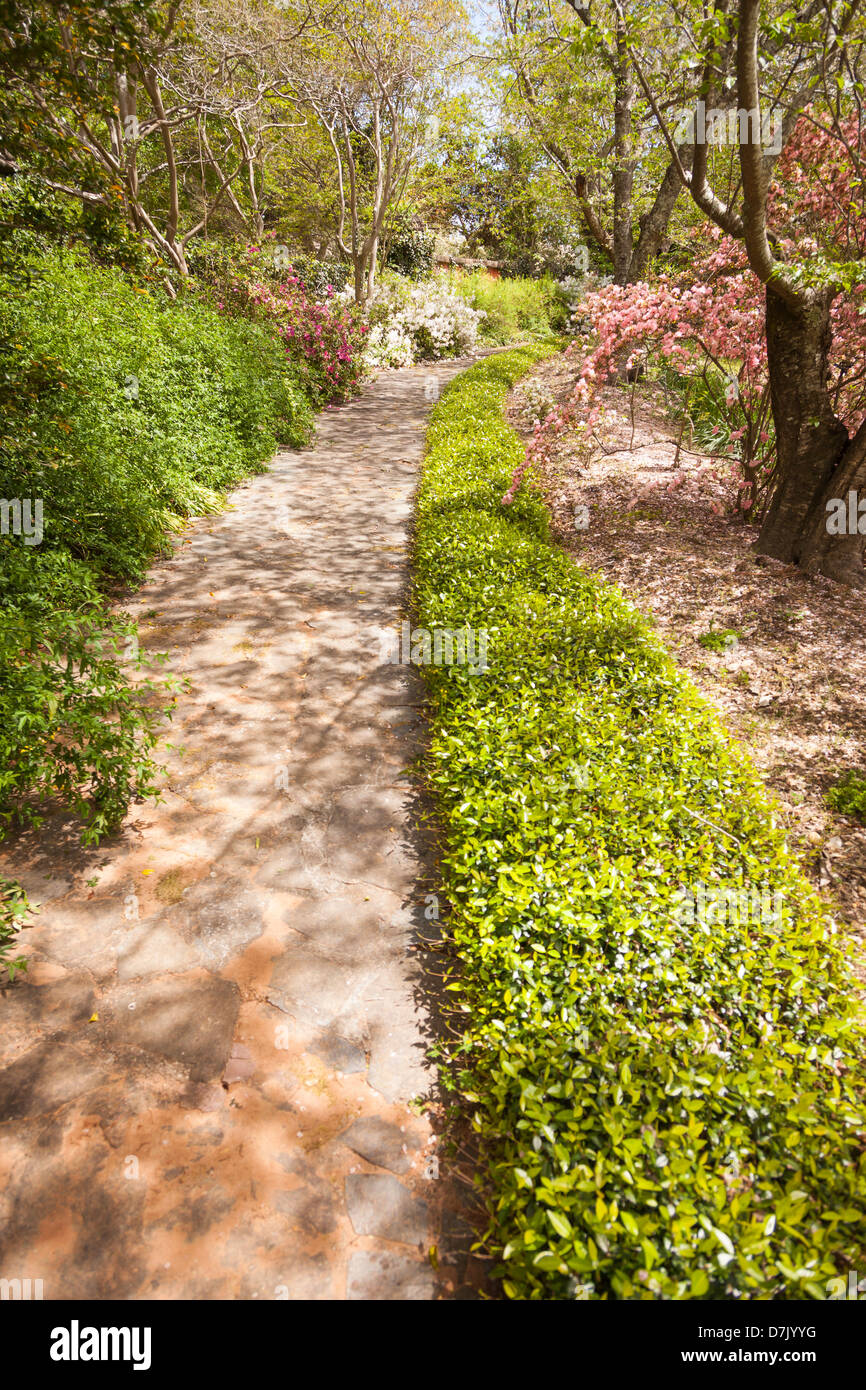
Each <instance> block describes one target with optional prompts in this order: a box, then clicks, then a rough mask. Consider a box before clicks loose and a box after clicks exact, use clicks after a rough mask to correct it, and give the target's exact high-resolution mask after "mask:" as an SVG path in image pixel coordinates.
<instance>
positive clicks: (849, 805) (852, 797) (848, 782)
mask: <svg viewBox="0 0 866 1390" xmlns="http://www.w3.org/2000/svg"><path fill="white" fill-rule="evenodd" d="M827 805H828V806H829V807H830V809H831V810H833V811H838V812H839V814H840V815H843V816H852V817H853V818H854V820H859V821H861V822H862V824H863V825H866V777H861V776H859V774H858V773H856V772H854V771H853V770H850V769H849V771H848V772H845V773H843V775H842V776H841V777H840V778H839V781H838V782H837V783H836V785H835V786H833V787H831V788H830V790H829V791H828V793H827Z"/></svg>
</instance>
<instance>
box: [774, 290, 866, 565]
mask: <svg viewBox="0 0 866 1390" xmlns="http://www.w3.org/2000/svg"><path fill="white" fill-rule="evenodd" d="M833 297H834V296H833V293H832V292H831V291H827V290H823V291H819V292H817V293H815V294H813V295H811V296H810V297H809V299H808V300H807V302H806V303H805V305H802V306H794V305H791V304H790V303H789V302H788V301H787V300H786V299H785V298H783V297H782V295H780V294H779V293H778V292H777V291H776V290H774V289H773V288H772V285H770V284H768V285H767V290H766V306H767V357H768V366H769V374H770V396H771V401H772V407H773V421H774V424H775V427H776V452H777V458H778V471H779V481H778V484H777V486H776V491H775V493H774V495H773V500H772V502H771V503H770V507H769V510H768V511H767V515H766V518H765V520H764V524H763V527H762V528H761V534H760V537H759V539H758V545H757V549H758V552H759V553H760V554H763V555H770V556H772V557H773V558H774V559H776V560H782V561H784V562H785V563H786V564H795V565H799V566H801V568H802V569H804V570H805V571H806V573H809V574H817V573H821V574H824V575H827V576H829V577H830V578H832V579H837V580H840V581H841V582H844V583H848V584H855V585H862V584H863V583H864V579H866V571H864V569H863V549H864V538H863V537H862V536H859V535H857V534H854V535H849V534H843V535H832V534H830V533H829V532H828V529H827V521H828V512H827V507H826V504H827V502H828V501H830V500H832V499H835V498H845V499H846V500H847V497H848V493H849V492H850V491H852V490H857V489H858V488H861V489H863V494H864V496H866V432H864V429H863V428H862V427H861V429H860V430H859V432H858V434H857V435H856V437H855V438H854V439H853V440H851V441H850V442H849V440H848V431H847V430H846V428H845V426H844V425H843V424H842V422H841V420H839V419H838V417H837V416H836V413H835V411H834V410H833V405H832V401H831V398H830V393H829V391H828V356H829V351H830V305H831V304H832V302H833Z"/></svg>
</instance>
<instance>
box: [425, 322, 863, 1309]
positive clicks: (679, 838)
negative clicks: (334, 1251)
mask: <svg viewBox="0 0 866 1390" xmlns="http://www.w3.org/2000/svg"><path fill="white" fill-rule="evenodd" d="M541 351H542V349H538V348H533V349H523V350H520V351H514V352H511V353H508V354H505V355H500V356H496V357H493V358H490V359H488V360H487V361H485V362H484V363H483V364H481V365H479V366H476V367H475V368H473V369H472V370H471V371H469V372H467V373H465V374H463V375H462V376H461V377H459V378H458V379H457V380H456V381H455V382H454V383H453V384H452V385H451V386H450V387H449V388H448V389H447V391H446V392H445V393H444V395H443V397H442V399H441V401H440V402H439V404H438V405H437V407H436V408H435V410H434V413H433V417H432V422H431V426H430V431H429V436H428V455H427V460H426V466H425V471H424V475H423V479H422V484H421V489H420V494H419V502H418V534H417V555H416V565H417V572H416V581H415V604H416V609H417V617H418V621H419V623H420V624H422V625H423V626H425V627H426V628H427V629H435V628H436V627H448V628H452V629H453V628H462V627H465V626H468V627H470V628H474V629H485V630H486V631H487V633H488V669H487V670H486V671H485V672H483V673H479V674H474V675H473V674H471V672H470V670H469V669H468V668H467V667H464V666H460V665H456V664H455V665H452V666H450V667H431V668H428V683H429V691H430V702H431V707H432V714H433V738H432V744H431V748H430V751H429V755H428V759H427V772H428V777H429V782H430V785H431V787H432V788H433V790H434V792H435V794H436V797H437V801H438V805H439V808H440V811H441V815H442V817H443V821H444V833H445V846H444V859H443V873H444V876H445V885H446V890H447V893H448V897H449V900H450V903H451V904H452V912H451V916H450V920H449V922H448V923H447V924H446V930H447V932H448V934H449V937H450V940H451V942H452V944H453V949H454V952H455V955H456V963H455V966H454V968H453V969H452V972H451V978H450V983H449V984H448V989H449V991H451V998H452V999H453V1001H454V1014H453V1021H454V1024H455V1026H456V1028H457V1029H458V1030H459V1034H460V1036H459V1040H458V1041H456V1042H454V1043H453V1044H452V1045H451V1046H450V1049H449V1051H450V1060H451V1062H452V1075H453V1076H454V1077H455V1084H456V1086H457V1089H458V1090H459V1093H460V1096H461V1097H462V1100H463V1102H464V1103H465V1105H466V1107H467V1109H468V1112H469V1114H470V1116H471V1120H472V1124H473V1126H474V1128H475V1129H476V1130H477V1132H478V1134H479V1136H480V1140H481V1145H482V1163H483V1167H482V1181H483V1186H484V1189H485V1191H486V1196H487V1201H488V1209H489V1213H490V1226H489V1231H488V1237H487V1238H488V1242H489V1246H490V1248H491V1249H492V1251H493V1253H494V1255H495V1256H496V1258H497V1261H498V1263H497V1266H496V1271H497V1273H498V1275H499V1276H500V1277H501V1279H502V1286H503V1289H504V1291H505V1293H506V1295H507V1296H508V1297H511V1298H520V1299H541V1298H560V1299H561V1298H570V1297H574V1296H576V1295H577V1294H580V1293H582V1294H583V1296H589V1297H592V1298H617V1299H634V1298H651V1297H657V1298H672V1299H693V1298H697V1299H701V1298H723V1299H724V1298H727V1299H736V1298H757V1299H771V1298H787V1299H801V1298H806V1299H808V1298H822V1297H824V1296H825V1286H826V1281H827V1280H828V1279H830V1278H831V1277H833V1276H834V1275H836V1274H837V1272H838V1269H839V1267H840V1266H842V1267H844V1266H845V1265H846V1263H847V1262H850V1263H851V1264H852V1265H853V1266H854V1267H855V1268H856V1267H862V1253H863V1252H862V1249H861V1246H862V1239H861V1237H862V1222H863V1216H864V1205H866V1204H864V1196H866V1158H864V1146H863V1122H862V1099H863V1097H862V1061H863V1056H864V1053H863V1045H862V1044H863V1038H862V1032H861V1030H860V1026H859V1024H858V1023H857V1021H856V1017H855V1014H854V1012H853V1010H852V1007H851V1005H850V1004H849V1002H848V1000H849V996H850V993H851V981H850V977H849V974H848V969H847V966H846V962H845V959H844V953H843V950H842V947H841V944H840V942H839V940H838V938H837V934H836V930H835V928H834V925H833V923H832V922H831V921H829V920H828V919H827V918H826V917H825V916H824V914H823V912H822V910H821V907H820V905H819V903H818V901H817V899H816V897H815V895H814V893H813V891H812V890H811V888H810V887H809V885H808V884H807V882H806V880H805V879H804V877H803V876H802V874H801V873H800V871H799V869H798V866H797V863H796V861H795V860H794V859H793V857H792V856H791V854H790V852H789V850H788V849H787V847H786V843H785V840H784V836H783V834H782V832H781V831H780V829H779V828H778V826H777V824H776V822H775V818H774V812H773V806H772V803H771V801H770V800H769V798H768V796H767V794H766V792H765V791H764V790H763V788H762V786H761V784H760V782H759V780H758V778H757V776H756V774H755V772H754V770H753V768H752V766H751V765H750V763H749V762H748V760H747V759H746V757H745V756H744V754H743V753H742V752H741V751H740V750H738V749H737V747H735V746H734V745H732V744H731V742H730V741H729V739H728V738H727V736H726V735H725V734H724V733H723V731H722V730H721V728H720V726H719V725H718V723H717V721H716V720H715V718H714V716H712V715H711V713H710V712H709V711H708V710H707V709H706V707H705V706H704V705H703V704H702V703H701V701H700V699H699V697H698V696H697V694H696V692H695V691H694V690H693V688H692V687H691V685H690V683H689V682H688V680H687V679H686V678H685V677H684V676H683V675H682V674H681V673H680V672H678V671H677V669H676V667H675V666H674V664H673V662H672V661H671V659H670V658H669V656H668V655H667V653H666V652H665V650H664V648H663V647H662V645H661V643H660V642H659V641H658V640H657V638H656V637H655V636H654V634H653V632H652V630H651V628H650V626H649V624H648V623H647V621H646V620H645V619H644V618H642V617H641V616H640V615H639V614H638V613H637V612H636V611H635V610H634V609H633V608H632V607H631V606H630V605H629V604H628V602H627V601H626V600H625V599H624V597H623V596H622V594H621V593H620V591H619V590H618V589H617V588H615V587H614V586H612V585H609V584H606V583H604V582H602V581H601V580H599V579H598V578H597V577H595V576H593V575H590V574H588V573H586V572H584V571H582V570H580V569H579V568H577V567H576V566H575V565H574V564H573V563H572V562H571V560H569V559H568V558H567V557H566V556H565V555H564V554H563V553H561V552H560V551H559V550H557V549H556V548H555V547H554V546H553V545H552V544H551V542H550V539H549V535H548V525H547V519H546V514H545V512H544V509H543V507H542V504H541V502H540V501H539V500H538V499H537V497H536V496H535V495H534V494H533V493H532V492H531V491H529V490H527V489H525V488H524V489H522V490H521V491H520V492H519V493H518V495H517V497H516V499H515V501H514V503H513V504H512V506H511V507H510V508H508V510H507V511H505V510H503V508H502V506H501V502H500V498H501V496H502V492H503V488H504V487H505V486H506V484H507V482H508V479H509V477H510V476H511V473H512V470H513V469H514V468H515V465H516V463H517V462H518V461H519V459H520V455H521V446H520V443H519V441H518V439H517V437H516V436H515V435H514V434H513V432H512V431H511V430H510V429H509V428H508V427H507V426H506V425H505V423H504V420H503V418H502V413H501V407H502V403H503V400H504V397H505V394H506V391H507V390H508V387H509V386H510V385H511V384H512V383H513V382H514V381H515V380H516V379H517V378H518V377H519V376H520V375H521V374H522V373H523V372H524V371H525V370H526V369H527V368H528V367H529V366H530V364H531V363H532V362H533V361H535V360H536V359H537V358H538V356H539V355H540V354H541ZM696 885H707V886H708V887H712V888H714V889H716V890H718V892H719V893H729V892H730V893H731V894H733V895H737V894H742V893H743V891H748V890H749V889H750V888H753V887H757V886H760V888H761V890H762V892H764V893H766V894H770V895H777V898H774V899H773V900H774V902H775V901H777V900H778V902H779V904H780V906H779V910H778V911H777V912H776V911H774V912H773V913H772V914H770V915H769V918H767V917H766V916H763V915H762V916H761V918H760V920H754V919H752V920H749V917H748V914H747V915H746V920H745V921H743V920H742V915H741V914H738V913H737V912H728V913H723V914H719V915H718V916H717V917H716V918H715V919H707V918H706V917H701V916H700V915H699V916H698V918H697V920H695V918H694V915H693V916H692V918H691V920H690V919H689V914H688V912H687V911H685V910H684V908H685V904H686V903H687V901H688V898H689V894H690V893H692V894H693V893H694V891H695V888H696ZM858 1257H859V1259H858Z"/></svg>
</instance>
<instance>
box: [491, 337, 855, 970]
mask: <svg viewBox="0 0 866 1390" xmlns="http://www.w3.org/2000/svg"><path fill="white" fill-rule="evenodd" d="M578 365H579V360H578V359H577V358H573V359H570V358H567V357H564V356H562V355H558V356H556V357H552V358H548V359H547V360H546V361H544V362H542V363H540V364H539V366H538V367H537V368H536V369H535V371H534V372H533V373H532V374H531V375H530V376H529V377H527V378H524V380H523V381H522V382H520V383H519V384H518V386H517V387H516V388H515V390H514V391H513V392H512V394H511V397H510V398H509V406H508V417H509V421H510V423H511V425H512V426H513V427H514V428H515V429H516V430H517V431H518V432H519V433H520V434H522V435H524V436H526V435H528V434H529V433H531V429H532V425H533V420H534V417H535V416H536V415H537V408H538V400H539V397H543V396H544V395H547V396H548V397H552V398H553V399H554V400H557V401H559V400H563V399H564V398H565V397H566V396H567V395H569V394H570V392H571V389H572V387H573V384H574V380H575V376H576V372H577V368H578ZM603 398H604V404H605V416H604V418H603V420H602V421H601V422H600V423H599V424H598V426H597V427H596V431H595V437H593V438H592V439H591V440H590V441H589V447H587V446H586V445H585V444H583V443H582V442H581V439H580V436H578V435H577V434H575V433H571V434H565V435H564V436H563V437H562V438H561V439H560V441H559V443H558V447H557V451H556V453H555V455H554V457H553V459H552V461H551V463H550V464H549V465H548V466H546V467H545V470H544V476H543V479H542V488H543V491H544V494H545V498H546V501H547V503H548V506H549V508H550V511H551V515H552V517H553V522H554V528H555V532H556V535H557V539H558V540H559V541H560V543H561V544H562V545H563V546H564V547H565V549H566V550H567V551H568V552H569V554H571V555H573V557H574V559H575V560H576V561H577V563H578V564H580V565H582V566H585V567H586V568H587V569H590V570H593V571H596V572H598V573H600V574H601V575H603V576H604V577H605V578H606V579H609V580H612V581H613V582H615V583H616V584H618V585H620V587H621V588H622V589H623V590H624V591H625V593H626V594H627V595H628V596H629V597H630V598H631V599H632V600H633V602H634V603H635V604H636V606H637V607H639V608H640V609H641V610H642V611H643V612H644V613H646V614H648V615H651V616H652V618H653V619H654V620H655V623H656V626H657V629H658V631H659V634H660V636H661V637H662V639H663V640H664V642H665V644H666V645H667V647H668V649H669V650H670V652H671V653H672V655H673V656H674V658H675V660H676V661H677V662H678V663H679V665H680V666H682V667H684V668H685V669H686V670H687V671H688V672H689V674H690V676H691V677H692V679H693V681H694V682H695V684H696V685H697V687H698V688H699V689H700V690H701V692H702V693H703V695H704V696H705V698H706V699H707V700H708V701H709V702H711V703H712V704H713V705H714V706H715V707H716V709H717V710H718V712H719V714H720V716H721V718H722V720H723V722H724V723H725V725H726V726H727V728H729V729H730V731H731V732H732V733H733V734H735V735H736V736H737V738H738V739H739V741H740V742H741V743H742V744H744V745H745V746H746V747H747V749H748V750H749V753H750V754H751V756H752V759H753V761H754V763H755V765H756V766H757V768H758V770H759V771H760V773H761V775H762V777H763V779H764V781H765V782H766V784H767V785H768V786H769V787H771V788H772V790H773V792H774V793H775V795H776V797H777V799H778V802H779V806H780V813H781V817H782V820H783V823H784V825H785V827H786V829H787V832H788V835H789V839H790V841H791V843H792V845H793V846H794V847H795V848H796V849H797V850H798V851H799V853H800V854H801V856H802V859H803V862H804V867H805V870H806V872H807V873H808V874H809V876H810V877H811V879H812V881H813V882H814V883H815V884H816V886H818V887H819V888H820V889H821V890H822V893H823V894H824V897H825V900H826V901H827V902H828V903H829V904H830V906H831V909H832V910H834V911H835V912H836V914H837V916H838V917H839V918H840V919H841V920H842V921H844V922H846V923H848V924H850V928H851V929H852V931H853V933H854V934H856V936H857V937H858V938H859V942H860V944H861V945H862V944H863V942H864V941H866V827H864V826H862V825H860V824H859V823H858V822H857V821H855V820H851V819H848V818H846V817H841V816H838V815H836V814H835V813H833V812H832V811H830V810H828V808H827V806H826V803H825V800H824V797H825V793H826V791H827V789H828V787H829V786H830V785H832V783H833V782H834V781H835V780H836V779H837V777H838V776H839V774H840V773H841V772H843V771H845V770H846V769H849V768H854V769H856V770H857V771H858V772H859V773H860V774H861V775H866V738H864V735H866V641H864V618H866V614H864V606H863V596H862V594H860V595H857V594H855V593H854V591H852V590H848V589H845V588H844V587H842V586H840V585H838V584H835V583H833V582H832V581H831V580H827V579H822V578H817V579H808V578H806V577H804V576H803V575H801V574H800V573H799V571H797V570H796V569H794V568H793V567H790V566H784V565H780V564H777V563H776V562H774V561H766V560H765V559H764V558H763V557H760V556H756V555H755V553H754V549H753V547H754V543H755V539H756V536H757V531H756V529H755V528H754V527H752V526H748V525H746V524H744V523H743V522H741V521H739V520H737V519H735V518H734V517H733V516H732V515H731V506H732V502H733V497H734V488H733V486H732V483H731V481H730V476H729V474H728V472H727V465H726V464H725V463H720V462H719V461H718V460H713V459H710V458H708V457H706V456H704V455H699V454H696V453H693V452H690V453H685V452H683V451H681V452H680V454H679V458H678V459H677V458H676V454H677V436H678V433H679V429H678V426H677V425H676V424H675V423H673V422H672V421H671V419H670V418H669V417H668V416H667V415H666V413H665V409H664V399H663V397H662V394H661V392H660V390H659V388H658V387H656V386H655V385H654V384H652V383H643V382H641V383H640V384H639V385H638V386H637V388H632V387H630V386H627V385H622V386H611V387H607V388H605V389H604V391H603ZM684 442H685V443H688V442H689V441H688V440H685V441H684ZM582 506H586V507H588V509H589V525H588V528H587V529H585V530H579V529H577V528H576V526H575V508H578V509H579V508H580V507H582ZM578 515H579V514H578ZM711 628H722V629H733V630H735V631H736V632H737V633H739V634H740V636H739V637H738V639H737V641H736V644H735V646H734V647H733V649H732V650H728V651H724V652H720V653H716V652H713V651H708V650H706V649H705V648H703V647H702V646H700V645H699V643H698V640H697V639H698V637H699V636H701V635H702V634H705V633H707V632H708V631H710V629H711ZM854 954H859V953H856V952H855V953H854ZM858 973H864V972H863V971H862V961H861V963H860V969H859V970H858Z"/></svg>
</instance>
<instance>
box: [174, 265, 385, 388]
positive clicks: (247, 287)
mask: <svg viewBox="0 0 866 1390" xmlns="http://www.w3.org/2000/svg"><path fill="white" fill-rule="evenodd" d="M269 239H270V238H269ZM270 240H272V239H270ZM276 249H277V248H275V247H274V246H273V244H271V245H270V246H268V245H267V243H266V245H265V247H261V246H247V247H246V248H244V250H243V251H242V252H240V253H238V252H235V253H234V254H232V255H226V253H225V252H223V251H222V250H220V251H219V252H217V253H216V254H213V255H211V257H210V258H209V260H207V261H204V259H203V261H202V266H201V268H200V267H199V266H196V270H197V271H198V273H200V274H202V275H203V277H204V278H205V279H206V281H207V284H208V286H209V293H210V296H211V297H212V298H213V299H214V300H215V302H216V304H217V307H218V308H220V309H222V310H223V312H228V313H237V314H243V315H244V316H245V317H248V318H252V319H254V320H256V321H258V322H268V323H269V324H270V325H271V326H272V327H273V329H274V330H275V332H276V333H277V334H278V335H279V337H280V338H281V339H282V341H283V343H284V344H285V348H286V352H287V354H288V356H289V358H290V360H291V361H292V363H293V364H294V365H295V367H296V369H297V371H298V374H299V376H300V378H301V381H302V384H303V386H304V388H305V389H306V391H307V394H308V395H309V397H310V399H311V400H312V401H313V403H314V404H315V405H320V406H321V405H327V404H330V403H332V402H339V401H346V400H348V399H349V398H350V397H351V396H353V395H354V394H355V393H356V392H357V390H358V386H359V383H360V380H361V378H362V376H363V375H364V370H365V367H364V350H365V347H366V340H367V332H368V329H367V326H366V325H365V324H364V323H363V322H362V320H361V318H360V315H359V313H358V311H357V310H356V308H355V306H354V305H350V304H347V303H345V302H342V301H339V300H338V299H337V298H336V294H335V290H334V287H333V286H332V285H328V286H326V288H325V290H324V293H323V296H322V297H321V298H315V297H314V296H313V295H312V294H310V293H308V291H307V287H306V285H305V284H304V282H303V280H302V279H301V277H300V276H299V275H297V274H295V272H294V270H293V269H292V267H291V266H289V265H284V264H282V262H281V259H280V256H279V255H275V250H276Z"/></svg>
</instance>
